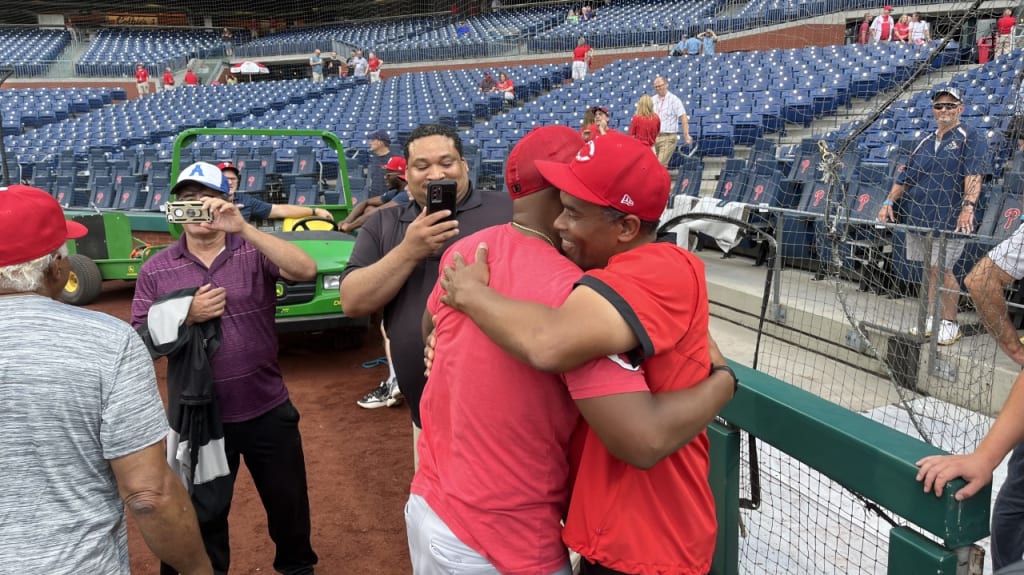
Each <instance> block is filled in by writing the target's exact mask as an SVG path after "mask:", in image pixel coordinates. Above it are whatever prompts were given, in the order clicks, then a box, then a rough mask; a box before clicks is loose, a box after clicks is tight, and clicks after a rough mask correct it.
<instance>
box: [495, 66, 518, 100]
mask: <svg viewBox="0 0 1024 575" xmlns="http://www.w3.org/2000/svg"><path fill="white" fill-rule="evenodd" d="M494 89H495V90H496V91H498V92H501V93H503V94H504V95H505V99H506V100H509V101H512V100H514V99H515V98H516V85H515V83H514V82H513V81H512V80H509V78H508V76H507V75H506V74H505V73H504V72H501V73H500V74H498V83H497V84H495V85H494Z"/></svg>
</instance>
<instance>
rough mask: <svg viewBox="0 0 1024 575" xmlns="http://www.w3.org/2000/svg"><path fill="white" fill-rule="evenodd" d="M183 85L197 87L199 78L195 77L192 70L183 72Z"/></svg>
mask: <svg viewBox="0 0 1024 575" xmlns="http://www.w3.org/2000/svg"><path fill="white" fill-rule="evenodd" d="M185 85H186V86H198V85H199V76H196V73H195V72H193V71H192V68H189V69H187V70H185Z"/></svg>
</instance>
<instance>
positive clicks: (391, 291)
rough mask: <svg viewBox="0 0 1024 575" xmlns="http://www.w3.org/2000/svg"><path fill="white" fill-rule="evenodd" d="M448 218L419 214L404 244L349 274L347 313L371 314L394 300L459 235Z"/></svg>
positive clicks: (344, 285)
mask: <svg viewBox="0 0 1024 575" xmlns="http://www.w3.org/2000/svg"><path fill="white" fill-rule="evenodd" d="M447 215H448V210H441V211H439V212H436V213H433V214H430V215H427V214H426V211H424V212H422V213H420V215H419V216H417V217H416V219H415V220H414V221H413V222H412V223H411V224H409V228H408V229H407V230H406V232H405V238H404V239H403V240H402V243H400V244H398V245H397V246H395V248H394V249H393V250H390V251H389V252H388V253H386V254H384V256H383V257H381V258H380V259H379V260H377V261H376V262H374V263H372V264H370V265H368V266H366V267H363V268H359V269H356V270H352V271H351V272H349V273H348V275H346V276H345V277H344V278H343V279H342V280H341V288H340V289H339V292H340V295H341V301H342V302H344V303H343V305H344V306H345V313H346V314H347V315H350V316H352V317H359V316H364V315H369V314H371V313H373V312H375V311H377V310H380V309H382V308H383V307H384V306H385V305H387V303H388V302H389V301H391V300H392V299H394V297H395V295H396V294H397V293H398V290H400V289H402V286H403V285H404V284H405V280H407V279H408V278H409V274H411V273H412V272H413V270H414V269H415V268H416V265H417V264H419V263H420V261H422V260H424V259H425V258H427V257H428V256H430V255H432V254H434V253H436V252H437V251H439V250H440V249H441V248H442V247H444V243H445V242H446V241H448V240H449V239H451V238H453V237H455V236H457V235H458V233H459V228H458V222H457V221H448V222H443V221H441V220H442V219H444V218H445V217H446V216H447Z"/></svg>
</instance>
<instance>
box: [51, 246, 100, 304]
mask: <svg viewBox="0 0 1024 575" xmlns="http://www.w3.org/2000/svg"><path fill="white" fill-rule="evenodd" d="M68 263H69V264H70V266H71V273H70V274H69V275H68V281H67V283H66V284H64V290H63V291H62V292H61V294H60V299H62V300H64V302H65V303H69V304H71V305H89V304H90V303H92V302H93V300H95V299H96V297H97V296H99V295H100V292H101V291H103V276H102V275H101V274H100V268H99V266H97V265H96V262H94V261H92V260H91V259H89V258H88V257H86V256H83V255H81V254H74V255H72V256H69V257H68Z"/></svg>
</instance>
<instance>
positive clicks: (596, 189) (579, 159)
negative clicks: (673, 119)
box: [537, 132, 672, 222]
mask: <svg viewBox="0 0 1024 575" xmlns="http://www.w3.org/2000/svg"><path fill="white" fill-rule="evenodd" d="M537 169H538V170H540V173H541V174H542V175H543V176H544V179H546V180H547V181H549V182H551V183H552V184H553V185H554V186H555V187H557V188H558V189H560V190H562V191H563V192H565V193H567V194H569V195H570V196H573V197H575V198H579V199H581V200H583V201H585V202H590V203H591V204H596V205H598V206H608V207H611V208H615V209H617V210H619V211H620V212H624V213H627V214H632V215H634V216H636V217H638V218H640V219H641V220H644V221H650V222H656V221H658V219H659V218H661V213H662V212H663V211H665V206H666V205H668V193H669V190H670V188H671V187H672V182H671V178H670V177H669V175H668V170H666V169H665V168H664V167H663V166H662V165H661V164H660V163H659V162H658V157H657V156H655V155H654V153H653V152H651V148H650V146H645V145H644V144H641V143H640V140H637V139H636V138H633V137H631V136H627V135H625V134H622V133H619V132H608V133H607V134H605V135H603V136H601V137H600V138H597V139H595V140H590V141H589V142H587V143H586V144H584V145H583V147H582V148H580V150H579V152H577V153H576V157H575V158H573V160H572V161H571V162H569V163H568V164H559V163H556V162H545V161H538V162H537Z"/></svg>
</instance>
